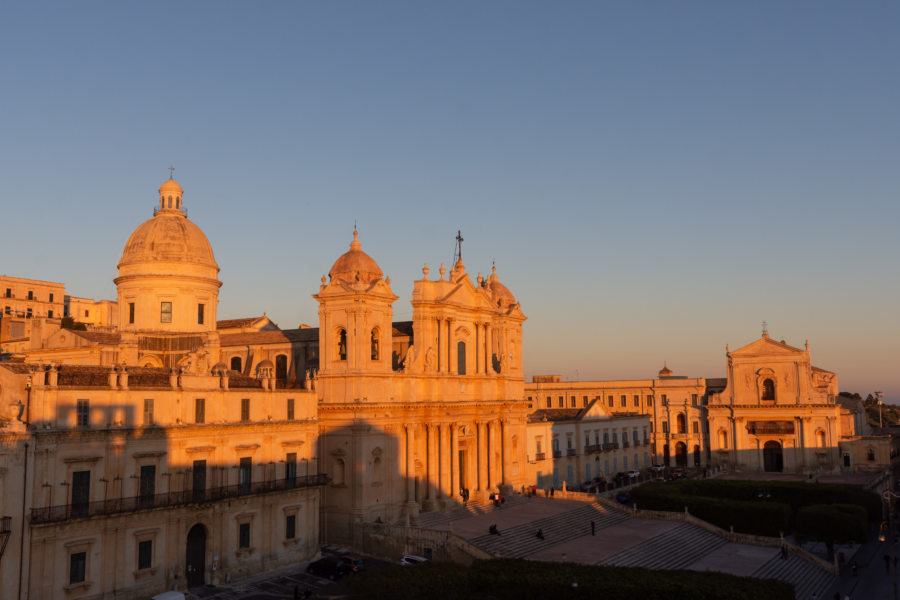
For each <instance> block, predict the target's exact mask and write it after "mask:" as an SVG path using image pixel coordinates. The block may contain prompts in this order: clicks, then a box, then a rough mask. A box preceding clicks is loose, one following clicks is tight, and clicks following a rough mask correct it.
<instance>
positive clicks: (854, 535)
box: [797, 504, 867, 543]
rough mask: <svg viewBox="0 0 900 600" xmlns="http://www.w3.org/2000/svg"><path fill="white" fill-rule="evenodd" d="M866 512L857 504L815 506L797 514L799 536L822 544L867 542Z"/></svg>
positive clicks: (805, 508) (803, 509) (801, 510)
mask: <svg viewBox="0 0 900 600" xmlns="http://www.w3.org/2000/svg"><path fill="white" fill-rule="evenodd" d="M866 525H867V523H866V511H865V509H864V508H862V507H861V506H856V505H855V504H814V505H812V506H807V507H804V508H802V509H800V512H798V513H797V535H798V536H800V537H802V538H804V539H809V540H819V541H822V542H828V541H832V542H851V541H852V542H860V543H863V542H865V541H866V537H867V536H866Z"/></svg>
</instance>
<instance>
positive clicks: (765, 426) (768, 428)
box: [747, 421, 794, 435]
mask: <svg viewBox="0 0 900 600" xmlns="http://www.w3.org/2000/svg"><path fill="white" fill-rule="evenodd" d="M747 433H749V434H751V435H754V434H755V435H759V434H764V435H783V434H792V433H794V423H793V422H792V421H750V422H749V423H747Z"/></svg>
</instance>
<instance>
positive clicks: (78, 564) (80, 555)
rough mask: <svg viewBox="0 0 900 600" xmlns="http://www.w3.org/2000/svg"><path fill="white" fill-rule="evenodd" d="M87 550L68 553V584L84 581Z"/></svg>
mask: <svg viewBox="0 0 900 600" xmlns="http://www.w3.org/2000/svg"><path fill="white" fill-rule="evenodd" d="M85 567H87V552H73V553H72V554H71V555H69V585H72V584H74V583H84V573H85V570H86V569H85Z"/></svg>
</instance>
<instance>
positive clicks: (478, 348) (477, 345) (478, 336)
mask: <svg viewBox="0 0 900 600" xmlns="http://www.w3.org/2000/svg"><path fill="white" fill-rule="evenodd" d="M474 325H475V337H474V340H475V343H474V345H475V374H476V375H478V374H479V373H481V361H482V360H483V359H482V358H481V355H482V352H483V351H482V349H481V338H482V335H481V323H475V324H474Z"/></svg>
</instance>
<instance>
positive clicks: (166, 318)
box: [159, 302, 172, 323]
mask: <svg viewBox="0 0 900 600" xmlns="http://www.w3.org/2000/svg"><path fill="white" fill-rule="evenodd" d="M159 322H160V323H171V322H172V303H171V302H161V303H160V305H159Z"/></svg>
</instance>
